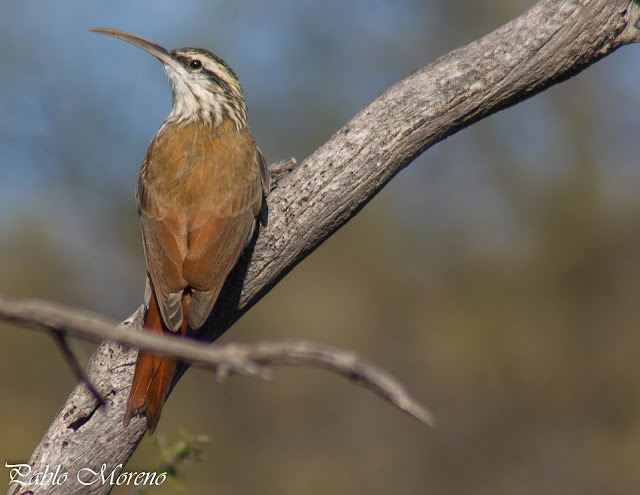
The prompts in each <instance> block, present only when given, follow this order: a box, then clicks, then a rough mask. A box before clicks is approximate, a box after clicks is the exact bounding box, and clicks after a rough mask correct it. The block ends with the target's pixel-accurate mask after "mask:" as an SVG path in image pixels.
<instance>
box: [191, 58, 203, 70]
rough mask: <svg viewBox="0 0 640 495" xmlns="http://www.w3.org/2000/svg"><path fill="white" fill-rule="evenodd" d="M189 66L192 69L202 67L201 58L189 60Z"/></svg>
mask: <svg viewBox="0 0 640 495" xmlns="http://www.w3.org/2000/svg"><path fill="white" fill-rule="evenodd" d="M189 67H190V68H191V69H199V68H201V67H202V62H200V60H192V61H191V62H189Z"/></svg>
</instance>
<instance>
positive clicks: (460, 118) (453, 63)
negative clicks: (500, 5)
mask: <svg viewBox="0 0 640 495" xmlns="http://www.w3.org/2000/svg"><path fill="white" fill-rule="evenodd" d="M638 10H639V9H638V7H637V4H636V3H635V2H634V1H632V0H543V1H540V2H538V3H537V4H536V5H535V6H534V7H533V8H532V9H531V10H530V11H528V12H527V13H525V14H524V15H522V16H521V17H519V18H517V19H515V20H513V21H512V22H510V23H508V24H506V25H505V26H503V27H501V28H500V29H498V30H496V31H494V32H493V33H491V34H489V35H487V36H485V37H484V38H482V39H480V40H478V41H475V42H473V43H471V44H469V45H467V46H465V47H462V48H459V49H457V50H455V51H453V52H451V53H449V54H447V55H445V56H443V57H441V58H439V59H438V60H436V61H435V62H433V63H431V64H429V65H428V66H427V67H425V68H423V69H420V70H419V71H417V72H415V73H413V74H411V75H410V76H409V77H407V78H406V79H404V80H402V81H400V82H399V83H397V84H396V85H394V86H393V87H391V88H389V89H388V90H387V91H385V92H384V93H383V94H382V95H380V97H378V98H377V99H376V100H374V101H373V102H372V103H371V104H370V105H369V106H367V107H366V108H365V109H364V110H362V111H361V112H360V113H358V115H356V116H355V117H354V118H353V119H352V120H351V121H350V122H348V123H347V124H346V125H345V126H344V127H343V128H342V129H340V130H339V131H338V132H336V134H334V135H333V136H332V137H331V139H330V140H329V141H328V142H327V143H326V144H324V145H323V146H322V147H321V148H319V149H318V150H317V151H316V152H314V153H313V154H312V155H311V156H310V157H308V158H307V159H305V160H304V161H303V162H302V163H301V164H300V165H299V166H297V167H295V168H294V169H293V170H292V171H291V172H290V173H289V174H286V175H284V176H282V177H281V178H280V180H279V181H278V182H276V183H275V186H274V189H273V190H272V192H271V195H270V197H269V201H268V203H269V221H268V225H267V226H266V227H265V228H263V229H262V230H261V232H260V234H259V236H258V237H257V240H256V242H255V245H254V250H253V256H252V257H251V259H250V260H245V261H244V262H243V263H241V264H240V266H239V267H238V269H237V270H235V271H234V273H233V275H232V276H231V277H230V280H229V283H228V284H227V285H226V286H225V289H224V292H223V294H222V297H221V298H220V300H219V304H217V305H216V308H215V309H214V314H213V315H212V318H210V320H209V321H208V323H207V325H206V328H205V332H204V335H203V336H205V337H209V338H214V337H216V336H218V335H220V334H222V333H223V332H225V331H226V330H227V329H228V328H229V327H230V326H231V325H232V324H233V323H234V322H235V321H236V320H237V319H238V318H240V317H241V316H242V315H243V314H244V313H245V312H246V311H247V310H248V309H249V308H251V306H253V305H254V304H255V303H256V302H257V301H258V300H259V299H260V298H261V297H262V296H263V295H264V294H266V293H267V292H268V291H269V290H270V289H271V288H272V287H273V286H274V285H275V284H276V283H278V281H279V280H280V279H281V278H282V277H284V276H285V275H286V274H287V273H288V272H289V270H291V269H292V268H293V267H294V266H295V265H296V264H298V263H299V262H300V261H301V260H302V259H304V258H305V257H306V256H307V255H309V254H310V253H311V252H312V251H313V250H314V249H316V248H317V247H318V246H319V245H320V244H321V243H322V242H323V241H324V240H325V239H326V238H327V237H329V236H330V235H331V234H333V233H334V232H335V231H336V230H338V229H339V228H340V227H341V226H342V225H344V223H345V222H347V221H348V220H349V219H350V218H352V217H353V216H354V215H355V214H356V213H357V212H358V211H359V210H360V209H361V208H362V207H363V206H364V205H365V204H366V203H367V202H368V201H369V200H371V198H372V197H373V196H374V195H375V194H376V193H377V192H378V191H379V190H380V189H381V188H382V187H383V186H384V185H385V184H387V183H388V182H389V181H390V180H391V179H392V178H393V177H394V176H395V175H396V174H397V173H398V172H399V171H400V170H402V169H403V168H404V167H405V166H407V165H408V164H409V163H410V162H411V161H412V160H413V159H414V158H416V157H417V156H418V155H419V154H420V153H422V152H423V151H424V150H426V149H427V148H429V147H430V146H432V145H433V144H435V143H437V142H438V141H441V140H443V139H445V138H446V137H447V136H450V135H452V134H453V133H455V132H456V131H458V130H460V129H462V128H464V127H467V126H469V125H471V124H473V123H474V122H477V121H478V120H480V119H481V118H483V117H486V116H487V115H490V114H492V113H495V112H497V111H499V110H500V109H503V108H505V107H507V106H509V105H513V104H515V103H518V102H520V101H522V100H524V99H526V98H529V97H531V96H533V95H534V94H536V93H538V92H540V91H543V90H544V89H545V88H548V87H549V86H551V85H553V84H555V83H557V82H560V81H562V80H565V79H567V78H569V77H571V76H572V75H574V74H576V73H578V72H580V71H581V70H583V69H585V68H586V67H588V66H589V65H591V64H593V63H595V62H596V61H597V60H599V59H600V58H602V57H604V56H606V55H608V54H609V53H611V52H613V51H614V50H615V49H617V48H618V47H620V46H622V45H623V44H625V43H630V42H632V41H638V39H639V35H638V29H637V27H636V23H637V21H638V17H639V14H638ZM139 316H140V314H139V312H138V313H136V314H135V315H133V317H132V319H131V320H130V323H129V325H131V324H134V323H135V324H137V323H139ZM133 359H134V353H133V352H130V351H123V350H122V349H121V348H120V347H119V346H113V345H111V344H104V345H103V346H102V347H101V348H100V349H99V350H98V351H97V352H96V354H95V355H94V356H93V358H92V360H91V362H90V365H89V374H90V376H91V378H92V380H93V381H94V383H96V384H97V385H98V386H99V387H100V390H101V392H102V393H103V395H108V396H109V397H110V400H111V402H112V405H111V407H109V408H107V410H106V411H105V412H104V413H100V414H93V416H91V411H93V409H92V408H93V405H92V404H93V402H92V398H91V397H90V396H89V395H88V394H87V393H86V392H85V391H84V390H78V389H76V390H75V391H74V392H73V393H72V395H71V396H70V397H69V399H68V401H67V403H66V404H65V405H64V406H63V408H62V410H61V411H60V413H59V415H58V417H56V419H55V420H54V422H53V424H52V425H51V427H50V429H49V431H48V432H47V433H46V434H45V436H44V438H43V439H42V442H41V444H40V445H39V446H38V447H36V449H35V451H34V453H33V457H32V459H31V461H30V462H31V464H32V465H34V466H35V467H36V469H42V467H43V465H44V464H46V463H51V464H58V463H61V464H63V465H64V466H65V469H66V470H68V471H74V470H77V468H79V467H84V466H87V465H88V464H92V465H94V466H95V465H100V464H102V463H103V462H105V463H107V464H109V465H110V466H115V465H116V464H118V463H124V462H126V460H127V459H129V457H130V456H131V454H132V452H133V450H134V449H135V447H136V445H137V444H138V442H139V441H140V439H141V438H142V435H143V434H144V431H145V428H144V421H135V422H132V424H131V426H130V428H128V429H127V430H125V431H122V429H121V428H120V424H121V420H122V413H123V408H124V400H125V397H124V396H125V395H126V389H127V385H128V383H129V381H130V380H131V373H132V363H133ZM109 397H108V399H109ZM168 407H170V404H169V406H168ZM74 421H76V423H75V424H77V425H78V427H77V428H75V430H74V429H69V428H68V425H69V424H70V422H74ZM81 423H82V426H80V424H81ZM96 447H98V448H96ZM65 488H67V489H68V490H67V491H66V493H81V492H82V490H81V487H80V488H77V489H76V491H73V487H72V486H68V487H65ZM94 489H95V487H94ZM108 491H109V487H108V486H107V487H105V488H104V489H103V491H93V492H92V493H107V492H108ZM16 492H19V490H16ZM42 492H43V493H44V491H42ZM12 493H13V492H12Z"/></svg>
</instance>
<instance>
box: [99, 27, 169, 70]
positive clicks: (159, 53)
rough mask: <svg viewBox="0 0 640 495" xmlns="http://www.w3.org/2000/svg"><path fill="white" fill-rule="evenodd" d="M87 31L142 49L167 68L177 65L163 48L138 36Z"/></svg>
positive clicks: (116, 30) (119, 32)
mask: <svg viewBox="0 0 640 495" xmlns="http://www.w3.org/2000/svg"><path fill="white" fill-rule="evenodd" d="M89 31H91V32H94V33H99V34H105V35H107V36H113V37H114V38H118V39H119V40H122V41H126V42H127V43H131V44H132V45H135V46H137V47H138V48H142V49H143V50H144V51H145V52H147V53H149V54H151V55H153V56H154V57H156V58H157V59H158V60H160V62H162V63H163V64H165V65H168V66H169V67H174V68H175V67H176V65H178V63H177V62H176V61H175V60H174V59H173V58H171V55H170V54H169V52H168V51H167V50H166V49H165V48H162V47H161V46H160V45H156V44H155V43H153V42H152V41H149V40H146V39H144V38H141V37H140V36H136V35H135V34H131V33H127V32H126V31H119V30H118V29H109V28H91V29H89Z"/></svg>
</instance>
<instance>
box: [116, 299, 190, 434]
mask: <svg viewBox="0 0 640 495" xmlns="http://www.w3.org/2000/svg"><path fill="white" fill-rule="evenodd" d="M186 305H188V300H187V298H186V297H185V298H184V299H183V306H186ZM183 309H184V312H183V314H185V315H186V308H184V307H183ZM144 328H145V330H147V331H149V332H153V333H157V334H160V335H162V334H163V333H166V332H169V333H173V332H171V331H170V330H169V329H168V328H167V327H166V325H165V324H164V322H163V321H162V316H161V314H160V310H159V308H158V301H157V299H156V295H155V292H153V293H152V295H151V301H150V303H149V309H148V310H147V314H146V316H145V321H144ZM186 330H187V322H186V318H184V321H183V322H182V325H181V326H180V334H181V335H183V336H184V335H185V333H186ZM176 365H177V361H176V360H175V359H173V358H169V357H163V356H157V355H155V354H150V353H148V352H146V351H142V350H141V351H140V352H139V353H138V360H137V361H136V369H135V372H134V374H133V382H132V383H131V391H130V392H129V400H128V402H127V409H126V412H125V415H124V421H123V424H124V426H125V427H127V426H129V422H130V421H131V418H132V417H133V416H134V415H135V414H142V413H143V414H144V415H145V416H146V418H147V426H148V428H149V434H150V435H152V434H153V432H154V430H155V429H156V426H157V425H158V420H159V419H160V413H161V412H162V406H163V405H164V401H165V400H166V398H167V394H168V392H169V387H170V386H171V381H172V379H173V375H174V373H175V370H176Z"/></svg>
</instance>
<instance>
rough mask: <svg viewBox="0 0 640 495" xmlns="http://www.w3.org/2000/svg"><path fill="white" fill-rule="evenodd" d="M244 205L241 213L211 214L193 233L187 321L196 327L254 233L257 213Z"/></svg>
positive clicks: (187, 275)
mask: <svg viewBox="0 0 640 495" xmlns="http://www.w3.org/2000/svg"><path fill="white" fill-rule="evenodd" d="M251 206H252V205H251V204H246V203H245V204H244V205H242V208H241V210H240V211H238V210H236V211H237V213H238V214H237V215H234V216H228V217H217V216H212V217H210V218H209V219H208V220H207V221H206V222H205V223H204V225H203V226H202V228H200V229H198V230H196V231H193V232H191V234H190V235H189V246H190V249H189V253H188V254H187V257H186V258H185V260H184V264H183V274H184V277H185V279H186V280H187V281H188V282H189V285H190V286H191V294H192V298H191V304H190V305H189V311H188V312H187V321H188V322H189V326H191V327H192V328H198V327H200V326H202V324H203V323H204V322H205V320H206V319H207V317H208V316H209V313H210V312H211V309H212V308H213V305H214V303H215V301H216V299H217V298H218V294H219V293H220V289H222V285H223V284H224V281H225V280H226V278H227V276H228V275H229V272H230V271H231V269H232V268H233V266H234V265H235V264H236V262H237V261H238V258H239V257H240V254H241V253H242V249H243V248H244V246H245V245H246V242H247V238H248V237H249V235H250V234H251V231H252V225H253V222H254V214H253V211H252V208H251Z"/></svg>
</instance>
